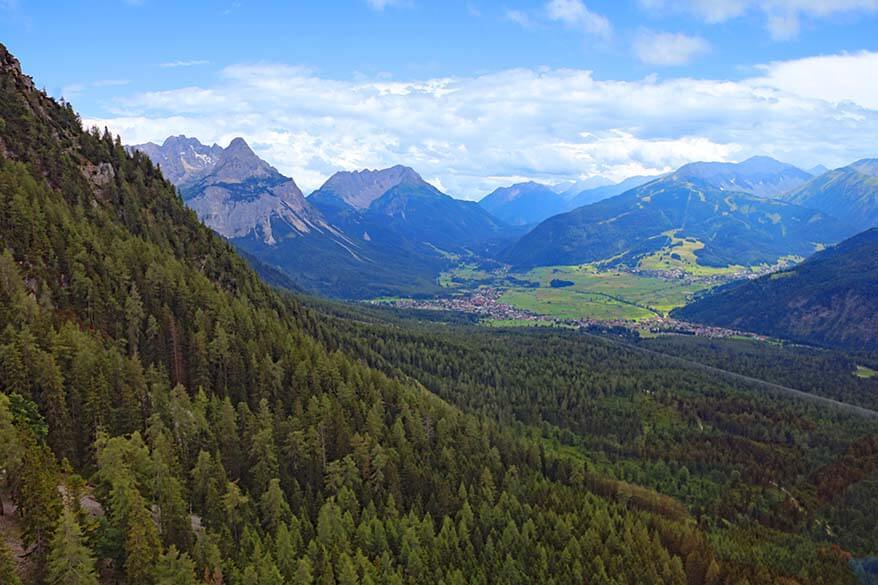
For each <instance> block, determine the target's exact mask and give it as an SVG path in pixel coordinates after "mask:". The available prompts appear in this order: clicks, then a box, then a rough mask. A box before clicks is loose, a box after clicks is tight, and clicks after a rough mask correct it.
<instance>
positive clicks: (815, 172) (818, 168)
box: [805, 165, 829, 177]
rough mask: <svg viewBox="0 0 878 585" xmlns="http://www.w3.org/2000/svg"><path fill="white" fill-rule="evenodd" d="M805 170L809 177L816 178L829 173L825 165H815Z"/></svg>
mask: <svg viewBox="0 0 878 585" xmlns="http://www.w3.org/2000/svg"><path fill="white" fill-rule="evenodd" d="M805 170H806V171H807V172H808V173H809V174H810V175H812V176H814V177H818V176H820V175H822V174H823V173H826V172H829V169H828V168H827V167H826V165H815V166H813V167H811V168H810V169H805Z"/></svg>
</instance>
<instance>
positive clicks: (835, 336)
mask: <svg viewBox="0 0 878 585" xmlns="http://www.w3.org/2000/svg"><path fill="white" fill-rule="evenodd" d="M876 291H878V229H871V230H868V231H866V232H863V233H861V234H859V235H856V236H854V237H853V238H850V239H848V240H845V241H844V242H842V243H840V244H838V245H837V246H834V247H832V248H829V249H827V250H824V251H822V252H819V253H817V254H815V255H814V256H812V257H811V258H809V259H807V260H806V261H805V262H802V263H801V264H799V265H798V266H795V267H793V268H790V269H787V270H784V271H781V272H775V273H773V274H770V275H768V276H764V277H762V278H759V279H756V280H752V281H745V282H740V283H733V284H731V285H728V286H726V287H723V288H722V289H721V290H719V291H717V292H716V293H714V294H709V295H706V296H705V297H703V298H701V299H699V300H696V301H695V302H693V303H691V304H689V305H688V306H686V307H683V308H681V309H679V310H678V311H677V312H676V313H675V314H676V315H678V316H680V317H681V318H684V319H687V320H691V321H696V322H701V323H710V324H714V325H721V326H724V327H731V328H735V329H743V330H747V331H755V332H758V333H763V334H766V335H772V336H776V337H781V338H786V339H793V340H796V341H802V342H806V343H814V344H817V345H827V346H832V347H838V348H845V349H849V350H872V351H875V350H878V295H876Z"/></svg>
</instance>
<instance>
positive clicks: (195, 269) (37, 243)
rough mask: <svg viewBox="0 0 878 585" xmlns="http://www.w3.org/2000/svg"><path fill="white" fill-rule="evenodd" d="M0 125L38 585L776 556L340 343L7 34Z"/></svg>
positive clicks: (606, 566) (511, 576)
mask: <svg viewBox="0 0 878 585" xmlns="http://www.w3.org/2000/svg"><path fill="white" fill-rule="evenodd" d="M0 120H2V123H0V152H2V157H0V185H2V188H0V247H2V249H3V251H2V254H0V330H2V331H3V332H4V335H3V340H2V343H0V371H2V377H0V379H2V381H3V388H2V390H0V436H2V438H3V441H2V442H0V446H2V447H3V449H2V452H0V455H2V457H3V461H2V462H0V468H3V469H5V470H7V472H8V473H7V474H6V475H5V476H4V477H3V479H4V480H5V481H6V482H9V483H10V485H9V487H10V488H11V492H10V493H11V495H12V498H13V500H14V502H15V503H16V506H17V510H16V520H17V521H18V522H19V523H20V526H21V528H22V530H23V536H22V542H21V544H22V545H23V546H24V547H25V549H26V550H27V553H28V557H27V558H28V563H27V565H26V566H25V567H23V571H24V572H25V575H23V576H24V577H25V579H26V581H27V582H28V583H39V582H43V580H44V579H46V578H50V579H51V580H52V581H53V582H65V583H74V582H75V583H84V584H85V583H93V582H94V579H93V578H92V575H98V576H99V578H100V579H101V580H102V582H105V583H110V582H119V581H122V582H125V583H131V584H135V583H136V584H138V585H153V584H154V585H158V584H162V585H164V584H165V583H194V582H196V579H197V580H199V581H202V582H204V583H212V584H218V583H231V584H235V585H237V584H241V585H244V584H247V585H249V584H253V583H260V584H274V583H277V584H280V583H284V582H296V583H313V582H321V583H341V584H353V583H379V582H380V583H400V584H401V583H449V584H450V583H464V582H472V581H473V580H474V581H476V582H479V583H488V582H492V581H495V580H496V581H499V582H503V583H526V582H542V583H567V582H571V581H574V582H583V581H585V580H588V581H589V582H593V583H607V584H610V583H616V582H619V580H620V579H621V580H623V581H624V582H626V583H655V582H662V583H679V584H683V583H687V582H691V581H695V582H711V583H713V582H717V581H719V580H721V579H725V578H726V577H728V578H732V577H733V576H735V575H739V576H746V575H747V574H748V571H750V572H753V573H752V574H753V575H754V576H755V575H756V574H757V573H756V572H755V571H757V570H761V571H762V572H761V573H759V574H770V573H766V571H767V570H766V569H758V568H757V567H753V566H744V567H738V566H737V565H731V564H730V565H728V566H727V567H725V568H724V567H722V566H720V564H719V562H718V561H717V559H716V557H715V555H714V553H713V551H712V547H711V544H710V543H709V542H708V541H707V539H706V538H705V536H704V534H703V533H702V532H701V531H700V529H699V528H698V526H697V525H696V524H695V523H693V522H692V521H691V520H690V519H689V518H688V516H687V514H685V513H682V512H681V511H680V510H679V507H678V506H676V505H674V504H673V503H671V502H669V501H667V500H665V499H662V498H660V497H658V496H657V494H654V492H650V491H649V490H644V491H643V492H642V493H640V494H639V496H638V498H639V499H640V500H642V501H643V503H642V504H640V505H634V504H628V503H625V502H624V501H623V500H621V499H616V498H614V497H611V492H607V491H606V487H600V489H599V487H598V486H603V484H595V485H594V486H592V487H589V486H591V485H592V484H590V483H589V479H588V478H589V477H590V476H589V475H587V474H586V470H585V467H584V465H583V464H582V463H581V462H578V461H576V460H574V459H569V458H566V457H564V456H560V455H551V454H546V453H544V452H543V451H542V450H541V448H540V443H539V442H537V441H534V440H531V439H527V438H526V437H524V436H522V435H520V434H518V433H515V432H513V430H512V429H510V428H506V427H503V426H500V425H498V424H497V423H496V422H492V421H491V420H489V419H487V418H484V417H479V416H476V415H469V414H464V413H462V412H461V411H460V410H457V409H456V408H454V407H452V406H450V405H449V404H447V403H446V402H444V401H442V400H440V399H438V398H436V397H435V396H434V395H432V394H430V393H429V392H428V391H427V390H426V389H425V388H424V387H423V386H421V385H420V384H418V383H417V382H415V381H414V380H412V379H410V378H406V377H399V376H388V375H387V374H385V373H382V372H381V371H379V370H376V369H372V368H370V367H368V366H366V365H364V364H363V363H362V362H361V361H359V360H358V359H355V358H352V357H351V356H350V355H348V354H346V353H345V352H343V351H339V350H337V349H334V348H331V347H329V345H328V343H327V340H325V339H321V338H320V337H319V335H317V334H315V333H311V332H312V331H319V329H320V321H321V320H322V319H324V317H321V316H320V315H319V314H317V313H314V312H313V311H310V310H307V309H304V308H303V307H302V306H301V305H300V304H299V303H298V302H297V301H296V300H295V299H293V298H290V297H286V296H281V295H279V293H277V292H276V291H274V290H272V289H270V288H269V287H267V286H266V285H265V284H263V283H262V282H261V281H260V280H259V279H258V278H257V276H256V275H255V274H254V273H253V272H252V271H251V270H250V269H249V268H248V267H247V265H246V263H245V262H244V261H243V260H241V259H240V258H239V257H238V256H236V255H235V253H234V252H233V250H232V248H231V246H230V245H229V244H228V243H226V242H225V241H223V240H222V239H221V238H220V237H219V236H217V235H216V234H214V233H212V232H211V231H210V230H208V229H207V228H206V227H204V226H203V225H202V224H201V223H200V222H199V221H198V219H197V217H196V215H195V213H194V212H192V211H191V210H187V209H186V208H185V207H184V205H183V203H182V201H181V200H180V199H179V198H178V197H177V195H176V192H175V190H174V187H173V186H172V185H171V184H170V183H169V182H167V181H166V180H165V179H164V178H163V177H162V176H161V174H160V173H159V171H158V169H157V168H156V167H155V166H154V165H153V164H152V163H151V162H150V161H149V159H148V158H147V157H146V156H145V155H142V154H137V153H135V154H133V155H131V154H129V153H127V152H126V150H125V148H124V147H123V146H122V145H121V143H120V142H119V140H118V139H117V138H114V137H112V136H110V135H109V134H107V133H103V134H101V133H99V132H97V131H95V132H83V131H82V130H81V128H80V121H79V119H78V117H77V116H76V114H75V113H74V111H73V110H72V108H70V107H69V106H64V105H60V104H58V103H55V102H54V101H53V100H51V99H50V98H48V97H47V96H46V95H45V94H43V93H42V92H40V91H38V90H37V89H36V88H35V87H34V86H33V83H32V82H31V81H30V79H29V78H27V77H25V76H23V75H22V74H21V73H20V71H19V66H18V63H17V61H15V59H14V58H13V57H12V56H11V55H10V54H9V53H8V52H7V51H6V49H5V48H3V47H2V46H0ZM25 226H26V229H22V228H23V227H25ZM83 478H85V479H87V480H88V482H87V483H86V482H85V481H83ZM608 485H610V486H612V485H615V484H613V483H612V482H611V483H610V484H608ZM59 486H60V487H62V488H63V489H61V490H59ZM5 487H6V486H4V492H3V493H4V496H5V494H6V490H5ZM85 491H87V492H88V493H89V494H90V497H93V498H94V499H95V501H96V502H97V503H98V504H99V505H100V506H101V508H102V510H103V514H95V513H93V511H90V508H87V507H85V506H83V505H82V501H83V500H82V497H81V495H82V494H83V493H84V492H85ZM62 495H63V497H62ZM4 499H5V498H4ZM4 536H5V535H4ZM0 557H2V558H0V567H5V566H8V563H9V555H8V554H7V553H6V552H5V551H2V550H0ZM18 560H20V559H18ZM826 566H827V568H831V569H832V570H833V571H835V572H837V573H838V574H840V575H846V574H847V573H846V572H845V571H846V568H845V567H844V565H843V564H839V563H832V562H830V563H828V564H827V565H826ZM3 570H5V569H3ZM611 575H612V577H611Z"/></svg>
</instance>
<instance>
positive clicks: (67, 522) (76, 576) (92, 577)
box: [46, 509, 98, 585]
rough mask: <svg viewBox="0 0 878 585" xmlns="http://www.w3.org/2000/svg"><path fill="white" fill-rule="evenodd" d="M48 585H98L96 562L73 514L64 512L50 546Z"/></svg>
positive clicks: (69, 511)
mask: <svg viewBox="0 0 878 585" xmlns="http://www.w3.org/2000/svg"><path fill="white" fill-rule="evenodd" d="M46 583H47V584H48V585H97V583H98V577H97V573H96V572H95V559H94V556H93V555H92V552H91V550H89V548H88V547H87V546H86V545H85V544H84V542H83V538H82V529H81V528H80V527H79V522H77V520H76V516H75V515H74V513H73V512H72V511H71V510H68V509H65V510H64V512H63V513H62V514H61V519H60V520H59V522H58V528H57V529H56V530H55V535H54V536H53V537H52V541H51V543H50V545H49V557H48V563H47V569H46Z"/></svg>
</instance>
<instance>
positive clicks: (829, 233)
mask: <svg viewBox="0 0 878 585" xmlns="http://www.w3.org/2000/svg"><path fill="white" fill-rule="evenodd" d="M685 168H686V167H683V169H685ZM681 171H682V169H681ZM685 174H686V173H684V174H681V175H678V174H673V175H669V176H667V177H664V178H662V179H658V180H655V181H652V182H650V183H647V184H646V185H643V186H641V187H638V188H636V189H633V190H631V191H628V192H626V193H623V194H622V195H618V196H616V197H613V198H610V199H606V200H604V201H600V202H598V203H594V204H592V205H587V206H585V207H580V208H579V209H576V210H574V211H571V212H569V213H565V214H561V215H556V216H555V217H551V218H549V219H547V220H546V221H544V222H543V223H541V224H540V225H538V226H537V227H536V228H534V229H533V231H531V232H530V233H528V234H527V235H526V236H524V237H523V238H521V239H520V240H519V241H518V242H517V243H516V244H515V245H514V246H512V247H511V248H510V249H509V250H508V251H507V252H506V254H505V257H506V259H507V260H508V261H509V262H510V263H511V264H513V265H514V266H516V267H518V268H528V267H533V266H546V265H553V264H580V263H585V262H595V261H611V262H614V263H622V264H629V265H636V264H637V263H638V262H639V260H640V259H641V258H642V257H644V256H646V255H649V254H651V253H654V252H656V251H658V250H660V249H662V248H665V247H666V246H670V245H671V244H672V236H673V237H676V238H678V239H689V240H691V242H692V243H700V244H701V247H700V248H699V249H697V250H696V251H695V255H696V257H697V259H698V263H699V264H702V265H705V266H728V265H734V264H739V265H753V264H760V263H769V264H771V263H773V262H775V261H777V260H778V258H780V257H782V256H786V255H790V254H794V255H801V256H807V255H810V254H811V253H812V252H813V251H814V250H815V249H817V247H818V246H819V245H821V244H831V243H835V242H838V241H839V240H841V239H843V238H844V237H846V236H848V235H850V232H851V229H850V228H849V227H848V226H846V225H845V224H843V223H841V222H839V221H837V220H835V219H833V218H831V217H829V216H828V215H826V214H825V213H822V212H820V211H816V210H812V209H807V208H804V207H800V206H796V205H792V204H789V203H785V202H782V201H777V200H773V199H765V198H762V197H757V196H755V195H750V194H747V193H740V192H734V191H724V190H722V189H718V188H716V187H714V186H712V185H711V184H709V183H707V182H704V181H703V180H700V179H690V178H686V176H684V175H685Z"/></svg>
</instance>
